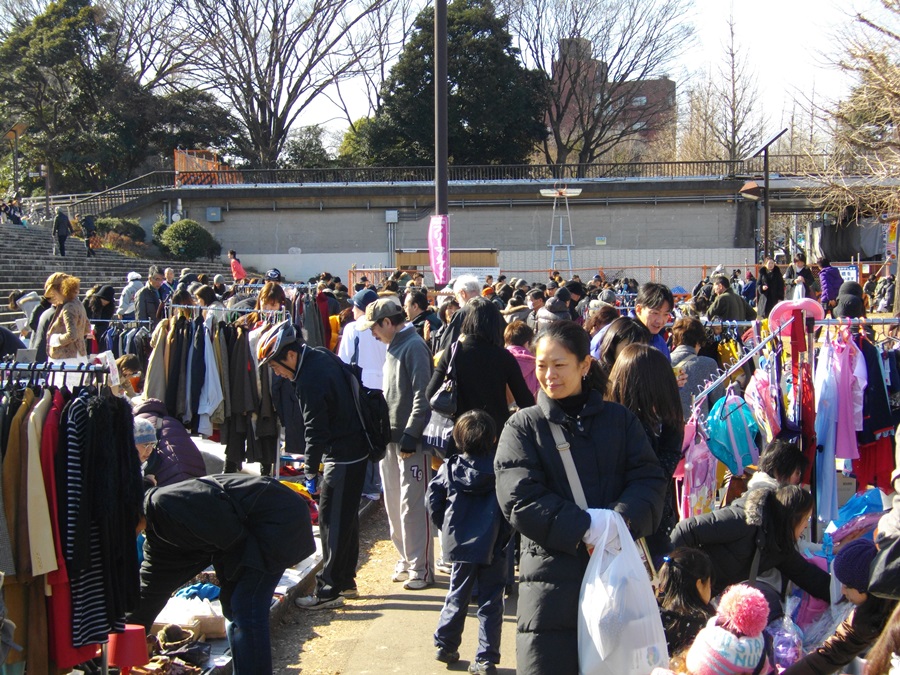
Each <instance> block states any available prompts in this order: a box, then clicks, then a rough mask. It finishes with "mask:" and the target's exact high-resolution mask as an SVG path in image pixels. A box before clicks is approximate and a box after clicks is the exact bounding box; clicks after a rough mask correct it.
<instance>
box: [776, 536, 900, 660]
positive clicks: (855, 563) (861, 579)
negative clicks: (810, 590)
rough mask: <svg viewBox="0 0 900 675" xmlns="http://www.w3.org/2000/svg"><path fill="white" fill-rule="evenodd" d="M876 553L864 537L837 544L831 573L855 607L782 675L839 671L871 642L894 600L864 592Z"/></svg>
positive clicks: (883, 622) (887, 616) (873, 546)
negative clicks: (828, 635) (838, 624)
mask: <svg viewBox="0 0 900 675" xmlns="http://www.w3.org/2000/svg"><path fill="white" fill-rule="evenodd" d="M877 553H878V549H876V547H875V544H873V543H872V541H871V540H869V539H866V538H861V539H854V540H853V541H851V542H848V543H846V544H844V545H843V546H841V548H840V550H839V551H838V552H837V555H835V557H834V576H835V577H837V580H838V581H840V582H841V591H842V592H843V594H844V597H845V598H846V599H847V600H848V601H850V602H851V603H852V604H853V605H855V607H854V608H853V611H852V612H851V613H850V616H848V617H847V618H846V619H845V620H844V621H843V623H841V625H840V626H838V627H837V630H836V631H835V632H834V634H833V635H832V636H831V637H829V638H828V639H827V640H825V642H824V643H822V645H821V646H819V647H817V648H816V649H815V651H812V652H810V653H809V654H807V655H806V656H804V657H803V658H802V659H800V660H799V661H797V662H796V663H795V664H794V665H792V666H790V667H789V668H788V669H787V670H785V671H783V673H782V675H826V673H837V672H843V667H844V666H846V665H847V664H849V663H850V662H851V661H853V659H855V658H856V657H857V656H858V655H859V654H861V653H862V652H863V651H865V650H866V649H867V648H868V647H869V646H871V644H872V643H873V642H875V640H876V639H877V638H878V636H879V635H880V634H881V631H882V630H884V627H885V624H886V623H887V620H888V618H889V617H890V615H891V612H893V611H894V606H895V605H896V604H897V603H896V601H895V600H888V599H885V598H879V597H876V596H874V595H870V594H869V593H868V589H869V568H870V566H871V565H872V561H873V560H874V559H875V555H876V554H877ZM879 672H880V671H879Z"/></svg>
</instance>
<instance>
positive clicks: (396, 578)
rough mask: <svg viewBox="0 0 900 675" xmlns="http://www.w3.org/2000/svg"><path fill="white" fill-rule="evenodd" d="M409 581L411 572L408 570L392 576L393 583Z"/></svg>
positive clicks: (398, 571) (397, 572) (399, 571)
mask: <svg viewBox="0 0 900 675" xmlns="http://www.w3.org/2000/svg"><path fill="white" fill-rule="evenodd" d="M407 579H409V572H407V571H406V570H397V571H396V572H394V573H393V574H392V575H391V581H393V582H394V583H400V582H401V581H406V580H407Z"/></svg>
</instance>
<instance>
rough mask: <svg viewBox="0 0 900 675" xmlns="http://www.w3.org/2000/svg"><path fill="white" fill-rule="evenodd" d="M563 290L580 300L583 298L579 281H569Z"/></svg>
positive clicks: (582, 285)
mask: <svg viewBox="0 0 900 675" xmlns="http://www.w3.org/2000/svg"><path fill="white" fill-rule="evenodd" d="M564 288H565V289H566V290H567V291H569V293H570V294H572V295H577V296H578V297H580V298H583V297H584V284H582V283H581V282H580V281H570V282H569V283H567V284H566V285H565V286H564Z"/></svg>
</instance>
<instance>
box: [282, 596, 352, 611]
mask: <svg viewBox="0 0 900 675" xmlns="http://www.w3.org/2000/svg"><path fill="white" fill-rule="evenodd" d="M294 604H295V605H297V607H299V608H300V609H333V608H335V607H340V606H341V605H343V604H344V598H342V597H341V596H340V595H338V596H337V597H334V598H320V597H319V596H317V595H305V596H303V597H302V598H297V599H295V600H294Z"/></svg>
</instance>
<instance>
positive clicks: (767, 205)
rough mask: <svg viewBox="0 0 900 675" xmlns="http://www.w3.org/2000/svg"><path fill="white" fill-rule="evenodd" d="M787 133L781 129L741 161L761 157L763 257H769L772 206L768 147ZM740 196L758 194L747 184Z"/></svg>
mask: <svg viewBox="0 0 900 675" xmlns="http://www.w3.org/2000/svg"><path fill="white" fill-rule="evenodd" d="M786 132H787V129H786V128H785V129H782V130H781V131H779V132H778V133H777V134H775V135H774V136H772V138H770V139H769V140H767V141H766V142H765V143H763V144H762V145H760V146H759V147H758V148H756V149H755V150H754V151H753V152H751V153H750V154H749V155H747V156H746V157H744V158H743V159H742V160H741V161H742V162H746V161H748V160H751V159H753V158H754V157H758V156H759V155H760V154H762V156H763V188H762V196H764V197H765V199H766V201H765V202H764V208H765V211H764V215H763V219H764V220H763V228H764V229H763V257H768V256H769V216H770V215H771V213H772V205H771V204H770V203H769V146H770V145H772V144H773V143H774V142H775V141H777V140H778V139H779V138H781V136H782V135H783V134H785V133H786ZM753 186H754V187H755V188H756V189H757V190H758V189H759V186H757V185H756V184H755V183H754V184H753ZM740 192H741V194H742V195H744V197H746V198H748V199H759V197H760V195H759V193H756V194H755V195H754V193H753V190H752V189H751V188H750V187H749V183H748V184H745V185H744V187H743V188H741V191H740Z"/></svg>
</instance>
